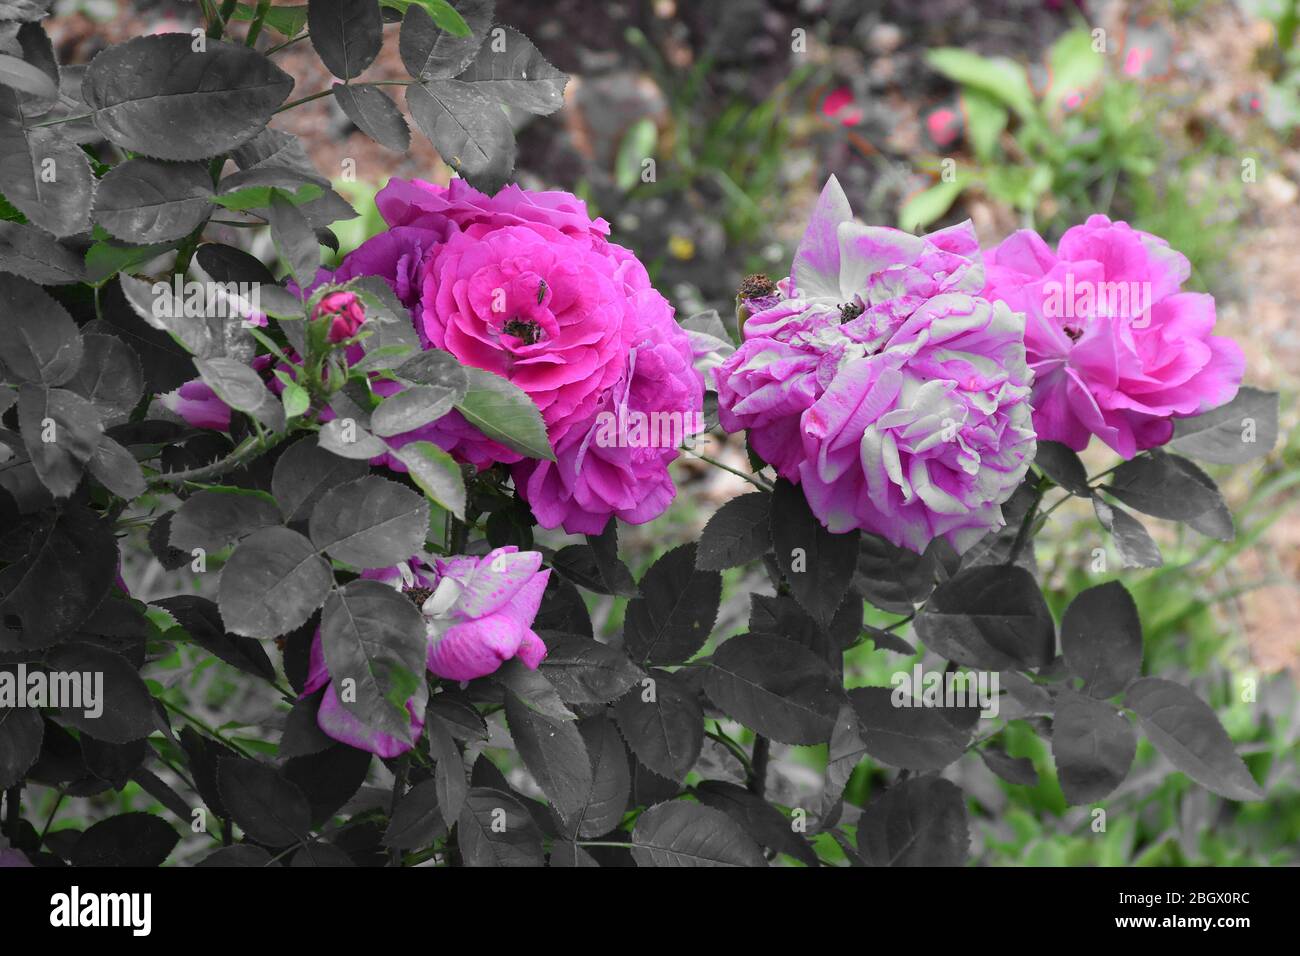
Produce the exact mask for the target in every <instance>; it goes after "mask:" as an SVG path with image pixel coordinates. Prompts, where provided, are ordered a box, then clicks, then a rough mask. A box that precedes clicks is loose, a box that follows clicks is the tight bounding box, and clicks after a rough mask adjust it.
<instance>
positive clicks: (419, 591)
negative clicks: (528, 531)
mask: <svg viewBox="0 0 1300 956" xmlns="http://www.w3.org/2000/svg"><path fill="white" fill-rule="evenodd" d="M541 565H542V556H541V554H539V553H537V552H536V551H519V550H518V549H517V548H515V547H514V546H507V547H504V548H497V549H496V550H495V551H492V552H490V553H489V554H487V555H485V556H483V557H472V556H470V555H456V556H452V557H449V558H445V559H444V558H429V557H419V556H417V557H413V558H411V560H409V561H404V562H402V564H400V565H398V566H396V567H392V568H380V569H375V570H368V571H363V572H362V577H365V578H371V579H373V580H377V581H383V582H384V583H386V584H389V585H391V586H393V587H395V588H396V589H397V590H399V591H401V592H403V593H404V594H406V595H408V596H409V597H410V598H411V600H413V601H415V602H416V603H417V604H418V605H419V607H420V611H421V613H422V614H423V616H424V620H425V626H426V632H427V634H428V638H429V650H428V662H427V663H428V668H429V671H430V672H431V673H433V674H434V675H435V676H437V677H440V678H443V679H445V680H453V681H469V680H474V679H475V678H478V677H486V676H487V675H488V674H492V673H494V672H495V671H496V670H497V669H498V668H499V667H500V666H501V665H502V664H503V663H505V662H506V661H508V660H510V659H512V658H518V659H519V661H520V662H521V663H522V664H523V665H524V666H525V667H527V668H529V669H530V670H536V669H537V667H538V666H539V665H540V664H541V662H542V659H543V658H545V656H546V645H545V644H544V643H543V642H542V639H541V638H540V637H538V636H537V634H536V633H535V632H534V631H533V629H532V624H533V620H534V618H536V616H537V609H538V607H539V606H540V605H541V602H542V596H543V594H544V593H545V592H546V583H547V581H548V580H549V578H550V574H551V572H550V570H549V569H548V570H545V571H543V570H540V568H541ZM322 689H323V690H324V694H323V695H322V697H321V702H320V709H319V710H318V711H317V715H316V723H317V726H319V727H320V729H321V730H322V731H323V732H324V733H325V734H326V735H327V736H329V737H331V738H332V739H334V740H338V741H340V742H342V743H345V744H348V745H349V746H352V747H357V748H359V749H361V750H368V751H370V752H371V753H373V754H376V755H378V756H380V757H385V758H387V757H395V756H397V755H399V754H402V753H405V752H406V751H408V750H410V749H411V747H413V746H414V745H415V742H416V741H417V740H419V738H420V734H421V733H422V732H423V729H424V714H423V713H422V712H420V711H419V710H418V709H417V706H416V701H415V700H414V698H413V699H412V700H410V701H408V702H407V710H408V711H409V713H410V715H411V724H410V731H409V734H408V735H407V736H406V737H402V738H398V737H394V736H392V735H391V734H387V733H383V732H380V731H376V730H374V729H372V728H370V727H368V726H366V725H365V724H364V723H363V722H362V721H360V720H359V719H357V718H356V717H354V716H353V715H352V714H351V713H350V712H349V711H348V710H347V709H346V708H345V707H344V706H343V704H342V702H341V701H340V700H339V696H338V693H337V691H336V690H335V689H334V686H333V681H332V679H331V676H330V673H329V670H328V668H327V667H326V665H325V655H324V652H323V649H322V646H321V634H320V630H319V629H317V631H316V634H315V636H314V638H313V640H312V645H311V655H310V661H309V665H308V676H307V681H306V683H305V684H304V686H303V696H307V695H309V694H314V693H316V692H317V691H320V690H322Z"/></svg>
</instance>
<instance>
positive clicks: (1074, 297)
mask: <svg viewBox="0 0 1300 956" xmlns="http://www.w3.org/2000/svg"><path fill="white" fill-rule="evenodd" d="M1190 271H1191V268H1190V266H1189V265H1188V262H1187V259H1186V258H1185V257H1184V256H1182V255H1181V254H1180V253H1178V252H1175V251H1174V250H1172V249H1170V248H1169V244H1168V243H1166V242H1165V241H1164V240H1163V239H1159V238H1157V237H1156V236H1153V235H1150V234H1149V233H1145V232H1139V231H1138V230H1136V229H1133V228H1131V227H1130V226H1129V225H1128V224H1127V223H1124V222H1111V221H1110V220H1109V219H1108V218H1107V217H1105V216H1089V217H1088V220H1087V222H1085V223H1084V224H1083V225H1081V226H1075V227H1073V228H1072V229H1069V230H1067V231H1066V233H1065V235H1064V236H1062V237H1061V241H1060V243H1059V244H1058V247H1057V251H1056V252H1053V251H1052V250H1051V248H1050V247H1049V246H1048V245H1047V243H1045V242H1044V241H1043V240H1042V238H1040V237H1039V236H1038V234H1037V233H1035V232H1033V231H1032V230H1028V229H1022V230H1020V231H1019V232H1017V233H1015V234H1013V235H1011V236H1010V237H1008V238H1007V239H1006V240H1005V241H1003V242H1002V243H1001V244H1000V245H999V246H997V247H996V248H995V249H993V250H992V251H990V252H989V253H988V284H987V286H986V288H985V290H984V295H985V296H987V297H988V298H990V299H995V300H1001V301H1003V302H1006V303H1007V304H1008V305H1010V306H1011V308H1013V309H1015V310H1016V311H1019V312H1024V313H1025V316H1026V325H1025V349H1026V352H1027V354H1028V360H1029V365H1030V368H1031V369H1032V370H1033V372H1034V390H1033V398H1032V404H1033V406H1034V428H1035V429H1036V430H1037V432H1038V436H1039V438H1043V439H1050V440H1052V441H1059V442H1062V443H1063V444H1066V445H1068V446H1070V447H1071V448H1073V449H1075V450H1076V451H1077V450H1080V449H1082V448H1084V447H1085V446H1086V445H1087V444H1088V440H1089V438H1090V437H1091V436H1092V435H1096V436H1097V437H1099V438H1100V439H1101V440H1102V441H1103V442H1105V443H1106V444H1107V445H1109V446H1110V447H1111V448H1113V449H1114V450H1115V451H1116V452H1118V453H1119V454H1120V455H1122V456H1123V457H1125V458H1132V457H1133V456H1134V455H1135V454H1137V453H1138V452H1139V451H1141V450H1142V449H1145V448H1154V447H1156V446H1158V445H1163V444H1164V443H1165V442H1167V441H1168V440H1169V439H1170V437H1171V436H1172V434H1173V427H1174V423H1173V419H1175V418H1180V417H1185V416H1190V415H1199V414H1201V413H1202V412H1205V411H1208V410H1210V409H1211V408H1215V407H1217V406H1219V405H1222V404H1224V403H1226V402H1229V401H1231V400H1232V398H1233V396H1235V395H1236V394H1237V388H1238V386H1239V385H1240V384H1241V377H1242V372H1243V369H1244V365H1245V361H1244V359H1243V356H1242V353H1241V349H1240V348H1238V346H1237V344H1236V343H1235V342H1233V341H1232V340H1231V339H1227V338H1223V337H1221V336H1215V335H1213V334H1212V332H1213V330H1214V322H1215V314H1214V298H1213V297H1212V296H1209V295H1206V294H1203V293H1196V292H1182V291H1180V289H1181V287H1182V284H1183V282H1184V281H1185V280H1186V279H1187V277H1188V275H1189V274H1190Z"/></svg>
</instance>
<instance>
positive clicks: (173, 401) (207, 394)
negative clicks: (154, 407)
mask: <svg viewBox="0 0 1300 956" xmlns="http://www.w3.org/2000/svg"><path fill="white" fill-rule="evenodd" d="M158 400H159V401H160V402H162V404H163V407H164V408H167V409H169V410H170V411H173V412H175V413H176V414H177V415H179V416H180V417H181V418H183V419H184V420H185V423H186V424H187V425H190V426H191V427H193V428H211V429H214V430H216V431H219V432H225V431H230V406H229V405H227V404H226V403H225V402H223V401H222V400H221V399H219V398H218V397H217V393H216V392H214V391H213V390H212V389H211V388H210V387H209V386H208V384H207V383H206V382H204V381H203V380H202V379H199V378H195V379H191V380H190V381H188V382H186V383H185V384H184V385H182V386H181V387H180V388H178V389H176V390H175V391H171V392H166V393H164V394H162V395H159V396H158Z"/></svg>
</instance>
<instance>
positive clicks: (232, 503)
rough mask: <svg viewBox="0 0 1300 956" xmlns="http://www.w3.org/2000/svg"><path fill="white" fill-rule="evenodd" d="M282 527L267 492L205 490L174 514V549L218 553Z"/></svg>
mask: <svg viewBox="0 0 1300 956" xmlns="http://www.w3.org/2000/svg"><path fill="white" fill-rule="evenodd" d="M279 523H280V509H279V508H277V507H276V505H275V502H274V501H272V500H271V499H270V496H268V495H267V494H266V493H265V492H257V491H249V490H247V489H244V488H205V489H203V490H201V491H196V492H195V493H194V494H192V495H190V496H189V497H188V498H186V499H185V500H184V501H183V502H181V506H180V507H179V508H178V509H176V511H174V512H172V519H171V537H170V539H169V540H168V544H170V545H171V546H172V547H173V548H179V549H180V550H182V551H192V550H193V549H195V548H202V549H203V550H204V551H207V552H209V553H215V552H217V551H220V550H222V549H223V548H226V547H228V546H229V545H231V544H233V543H234V542H236V541H238V540H239V539H241V538H245V537H247V536H248V535H250V534H252V533H253V532H254V531H257V530H258V529H260V528H269V527H272V526H274V525H278V524H279Z"/></svg>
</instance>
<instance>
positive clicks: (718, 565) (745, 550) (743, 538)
mask: <svg viewBox="0 0 1300 956" xmlns="http://www.w3.org/2000/svg"><path fill="white" fill-rule="evenodd" d="M771 521H772V496H771V495H770V494H768V493H767V492H763V491H760V492H756V493H754V494H748V495H740V496H739V497H736V498H733V499H731V500H730V501H728V502H727V503H726V504H725V505H723V506H722V507H721V508H719V509H718V510H717V511H716V512H715V513H714V515H713V517H712V518H710V519H709V521H708V524H706V525H705V526H704V531H703V532H702V533H701V535H700V545H699V554H698V556H697V557H696V561H695V563H696V567H698V568H699V569H700V570H702V571H722V570H725V569H726V568H735V567H739V566H740V565H742V564H748V563H749V562H751V561H757V560H758V559H759V558H761V557H762V556H763V555H764V554H766V553H767V552H768V551H769V550H771V547H772V530H771Z"/></svg>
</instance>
